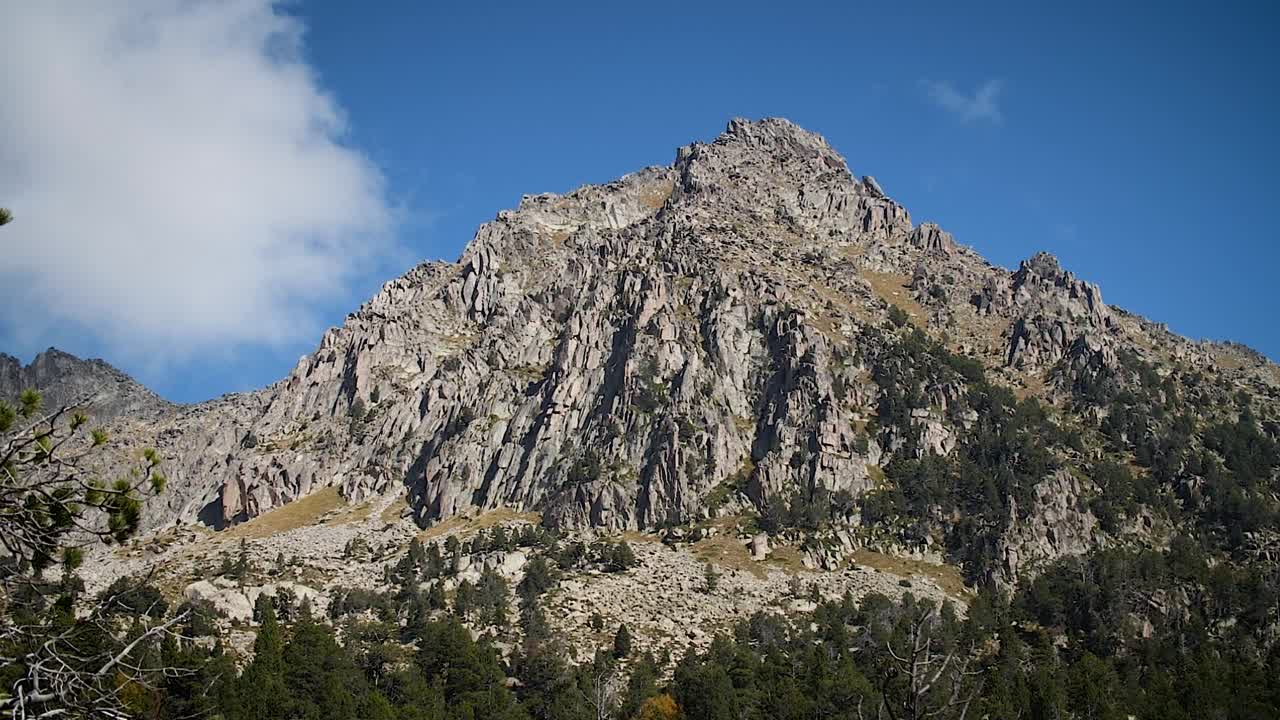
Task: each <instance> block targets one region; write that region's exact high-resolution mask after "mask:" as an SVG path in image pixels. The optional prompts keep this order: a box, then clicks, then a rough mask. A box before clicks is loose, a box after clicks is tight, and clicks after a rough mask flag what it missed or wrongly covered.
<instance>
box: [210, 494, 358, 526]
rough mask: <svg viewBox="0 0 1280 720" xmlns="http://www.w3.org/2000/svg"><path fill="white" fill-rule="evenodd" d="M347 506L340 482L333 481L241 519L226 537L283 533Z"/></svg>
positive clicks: (321, 519)
mask: <svg viewBox="0 0 1280 720" xmlns="http://www.w3.org/2000/svg"><path fill="white" fill-rule="evenodd" d="M344 507H346V501H344V500H343V499H342V496H341V495H339V494H338V488H337V486H334V485H330V486H328V487H324V488H321V489H319V490H316V491H315V492H313V493H311V494H310V495H307V496H305V497H301V498H298V499H297V500H294V501H293V502H291V503H288V504H285V505H282V506H280V507H278V508H275V509H274V510H270V511H268V512H265V513H263V514H261V515H259V516H258V517H256V518H253V519H252V520H250V521H248V522H243V523H240V524H239V525H236V526H235V527H233V528H231V529H230V530H227V531H226V537H229V538H250V539H257V538H265V537H271V536H272V535H279V534H280V533H283V532H288V531H290V530H296V529H298V528H300V527H304V526H306V525H315V524H318V523H320V522H322V521H324V520H326V519H328V516H329V514H330V513H333V512H336V511H339V510H341V509H342V508H344Z"/></svg>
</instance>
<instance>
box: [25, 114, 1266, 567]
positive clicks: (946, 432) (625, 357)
mask: <svg viewBox="0 0 1280 720" xmlns="http://www.w3.org/2000/svg"><path fill="white" fill-rule="evenodd" d="M856 177H857V176H855V175H854V174H853V173H852V172H851V171H850V169H849V167H848V166H847V165H846V163H845V161H844V159H843V158H842V157H840V155H838V154H837V153H836V152H835V151H834V150H833V149H832V148H831V147H830V146H829V145H828V144H827V142H826V141H825V140H823V139H822V138H821V137H819V136H817V135H814V134H812V133H809V132H806V131H804V130H802V129H800V128H798V127H796V126H795V125H793V124H791V123H789V122H787V121H785V120H778V119H769V120H762V121H759V122H748V121H743V120H734V121H732V122H730V123H729V125H728V127H727V129H726V130H725V132H724V133H723V134H721V135H720V136H719V137H718V138H716V139H715V140H714V141H713V142H710V143H694V144H692V145H689V146H686V147H683V148H680V149H679V150H678V151H677V153H676V157H675V161H674V163H673V164H672V165H671V166H669V167H655V168H648V169H645V170H642V171H640V172H637V173H634V174H631V175H627V176H625V177H623V178H621V179H619V180H616V181H614V182H611V183H607V184H604V185H598V186H587V187H583V188H580V189H578V190H575V191H573V192H571V193H568V194H566V195H552V194H542V195H533V196H526V197H525V198H523V199H522V200H521V202H520V204H519V206H518V207H517V208H516V209H514V210H509V211H503V212H500V213H498V215H497V217H496V218H495V219H494V220H492V221H491V222H488V223H485V224H484V225H482V226H481V227H480V228H479V230H478V232H477V233H476V236H475V238H474V239H473V240H472V241H471V243H470V244H469V245H468V246H467V248H466V249H465V251H464V252H463V254H462V256H461V258H459V260H458V261H457V262H454V263H445V262H434V263H424V264H422V265H419V266H418V267H416V268H414V269H412V270H411V271H409V272H408V273H406V274H405V275H404V276H402V277H400V278H397V279H395V280H392V281H390V282H388V283H387V284H386V285H384V286H383V288H382V289H381V291H380V292H379V293H378V294H377V295H375V296H374V297H373V298H372V299H370V300H369V301H368V302H367V303H365V304H364V305H363V306H362V307H361V308H359V309H358V310H357V311H356V312H354V313H352V314H351V315H350V316H348V317H347V319H346V321H345V322H344V323H343V325H342V326H341V327H338V328H333V329H331V330H329V331H328V332H327V333H326V334H325V335H324V337H323V339H322V340H321V341H320V343H319V346H318V347H317V349H316V350H315V351H314V352H313V353H311V354H309V355H307V356H305V357H303V358H302V359H301V360H300V361H299V362H298V364H297V366H296V367H295V368H294V369H293V371H292V372H291V373H290V374H289V376H288V377H286V378H284V379H283V380H281V381H280V382H278V383H276V384H274V385H272V386H270V387H268V388H265V389H263V390H260V391H257V392H252V393H247V394H242V395H232V396H227V397H224V398H220V399H219V400H216V401H213V402H210V403H203V404H200V405H194V406H187V407H173V406H168V405H164V404H163V403H156V402H154V401H153V400H146V398H143V399H141V400H132V399H131V400H128V401H127V402H124V401H122V403H123V404H121V405H120V406H119V407H120V412H125V411H128V413H127V414H128V417H127V418H125V419H123V420H122V422H124V421H125V420H127V421H128V422H130V423H132V424H131V425H129V428H128V429H129V432H127V433H120V435H121V436H123V437H130V438H134V439H136V441H137V442H138V443H139V444H143V443H145V444H155V445H157V446H158V447H159V449H160V451H161V452H162V454H163V455H164V457H165V458H166V459H167V464H166V468H165V470H166V473H167V475H168V477H169V480H170V490H169V492H167V493H166V494H165V495H163V496H161V497H160V498H158V499H157V500H155V501H153V503H152V506H151V507H150V508H149V509H148V512H147V515H146V518H147V520H146V522H147V523H149V524H151V525H152V526H156V525H160V524H168V523H173V522H179V523H181V522H195V521H201V522H204V523H206V524H208V525H210V526H213V527H215V528H221V527H225V526H227V525H229V524H233V523H236V522H240V521H243V520H245V519H248V518H252V517H254V516H257V515H259V514H261V513H263V512H266V511H267V510H270V509H271V508H274V507H277V506H280V505H283V504H285V503H288V502H290V501H292V500H295V499H297V498H299V497H302V496H304V495H307V494H309V493H311V492H312V491H314V490H316V489H318V488H321V487H326V486H337V487H339V488H340V489H341V492H342V494H343V495H344V496H345V497H346V498H348V499H349V500H353V501H359V500H362V499H365V498H367V497H370V496H372V495H377V494H381V493H385V492H388V491H391V490H400V489H404V491H405V492H407V494H408V497H409V507H410V509H411V512H412V513H413V515H414V517H415V519H416V520H417V521H418V522H419V524H422V525H429V524H431V523H434V522H436V521H439V520H441V519H444V518H448V517H450V516H453V515H457V514H459V513H469V512H472V511H475V510H487V509H493V508H499V507H506V508H512V509H516V510H520V511H535V512H538V513H541V515H542V517H543V519H544V521H545V522H546V523H548V524H550V525H553V526H559V527H569V528H580V527H585V526H597V527H605V528H612V529H627V530H633V529H644V528H654V527H659V526H669V525H673V524H681V523H687V522H689V521H692V520H697V519H700V518H705V517H708V516H711V515H714V514H715V513H716V512H719V511H720V510H721V509H722V508H723V507H736V508H740V509H762V508H764V507H766V506H767V505H768V504H769V503H770V502H772V501H774V500H775V499H784V500H785V499H787V498H790V497H791V496H793V495H795V494H796V493H798V492H799V493H803V494H812V493H814V492H815V491H817V490H819V489H820V490H824V491H826V492H827V493H828V494H829V496H832V497H834V496H836V495H838V494H841V493H847V494H848V495H849V496H850V497H853V498H857V497H858V496H860V495H862V494H863V493H864V492H865V491H867V490H868V489H870V488H872V487H873V486H874V485H875V483H876V480H875V479H874V478H875V477H877V476H881V477H883V476H882V474H881V473H880V472H879V467H880V466H883V465H887V464H888V463H889V462H890V461H891V460H892V459H894V456H895V453H899V452H901V448H902V447H905V446H906V445H905V443H904V442H903V434H904V432H905V429H904V428H892V427H879V428H871V429H869V428H868V421H869V420H872V419H875V418H876V415H877V412H878V406H879V404H880V402H881V400H882V399H883V387H882V385H881V384H878V383H877V381H876V380H875V378H873V374H874V373H873V370H874V369H875V368H876V367H877V366H878V363H879V362H880V360H881V359H882V358H883V357H884V356H885V355H886V354H887V353H888V352H889V351H890V350H891V349H892V348H893V347H894V346H895V345H896V344H898V343H901V342H905V341H904V340H903V337H904V336H906V335H907V333H905V332H899V331H898V330H897V329H895V326H897V325H902V324H903V322H904V321H903V318H904V317H905V318H906V321H907V322H909V323H911V325H913V326H915V327H919V328H922V329H923V330H924V331H925V332H926V333H928V334H929V335H931V336H933V337H936V338H940V339H942V340H944V341H945V342H947V343H949V344H950V347H951V348H953V349H954V350H955V351H956V352H957V353H959V354H962V355H969V356H970V357H972V358H974V359H977V360H979V361H982V362H986V364H987V365H988V367H989V368H990V369H991V370H993V372H997V373H999V374H998V376H997V377H998V380H999V381H1000V382H1007V383H1009V384H1014V385H1017V384H1019V383H1021V384H1022V385H1023V386H1026V387H1033V388H1034V387H1038V386H1037V385H1036V384H1035V383H1037V382H1040V381H1043V380H1045V379H1046V378H1047V377H1049V375H1048V374H1049V373H1051V372H1053V373H1059V374H1062V373H1065V374H1066V376H1067V377H1066V379H1065V380H1063V381H1062V382H1061V383H1058V384H1056V385H1054V384H1048V385H1045V387H1046V388H1047V389H1046V390H1045V392H1046V393H1050V392H1053V391H1054V388H1055V387H1056V388H1061V387H1063V386H1064V384H1065V386H1069V384H1070V379H1071V377H1070V376H1072V375H1073V374H1078V373H1085V372H1097V370H1098V369H1099V368H1102V367H1111V366H1114V364H1115V358H1116V348H1118V347H1121V346H1123V347H1128V348H1136V350H1135V352H1145V351H1144V350H1142V348H1144V347H1146V346H1147V345H1149V344H1150V339H1151V338H1153V337H1157V336H1159V338H1160V341H1161V342H1162V343H1163V344H1164V345H1165V346H1166V347H1171V348H1172V351H1173V352H1182V353H1185V354H1186V355H1187V356H1188V357H1194V358H1198V360H1197V362H1200V363H1210V362H1212V354H1211V353H1209V352H1208V351H1205V350H1203V349H1198V346H1196V345H1194V344H1192V343H1190V342H1188V341H1185V340H1183V339H1180V338H1176V337H1175V336H1172V334H1170V333H1167V331H1164V330H1158V329H1156V328H1155V327H1154V326H1153V325H1152V324H1149V323H1147V324H1144V323H1143V322H1139V321H1137V320H1135V319H1133V318H1132V317H1131V316H1128V315H1127V314H1124V313H1122V312H1120V311H1117V310H1114V309H1112V308H1109V307H1108V306H1107V305H1105V304H1104V303H1103V301H1102V297H1101V294H1100V292H1099V291H1098V288H1097V287H1096V286H1094V285H1092V284H1089V283H1087V282H1085V281H1083V280H1080V279H1078V278H1077V277H1076V276H1075V275H1074V274H1072V273H1070V272H1067V271H1065V270H1063V269H1062V268H1061V267H1060V265H1059V263H1058V262H1057V260H1056V259H1054V258H1053V257H1052V256H1050V255H1047V254H1043V253H1041V254H1038V255H1035V256H1034V257H1032V258H1030V259H1029V260H1027V261H1024V262H1023V263H1022V264H1021V266H1020V267H1019V268H1018V269H1017V270H1016V271H1014V272H1009V271H1007V270H1004V269H1001V268H997V267H993V266H991V265H990V264H989V263H987V262H986V261H984V260H983V259H982V258H981V257H979V256H978V255H977V254H976V253H975V252H974V251H973V250H971V249H969V248H966V247H963V246H961V245H958V244H957V243H956V242H955V241H954V239H953V238H952V237H951V235H950V234H948V233H947V232H945V231H943V230H942V229H941V228H939V227H938V226H937V225H934V224H931V223H923V224H920V225H914V224H913V223H912V220H911V217H910V215H909V214H908V212H907V211H906V209H905V208H903V207H902V206H901V205H900V204H898V203H897V202H895V201H894V200H893V199H892V198H890V197H889V196H887V195H886V194H885V192H884V190H883V189H882V188H881V186H880V185H879V184H878V183H877V182H876V181H875V180H874V179H873V178H871V177H869V176H862V178H861V180H858V179H856ZM895 307H896V308H897V310H898V311H899V312H898V313H894V312H891V311H892V309H893V308H895ZM13 364H14V363H13V362H12V361H10V362H9V365H8V366H6V365H4V364H3V362H0V378H4V377H7V376H6V373H8V376H12V375H13V373H14V371H13V370H11V369H10V370H6V369H5V368H6V367H11V366H12V365H13ZM1264 365H1265V363H1264ZM1250 367H1252V366H1250ZM1271 367H1274V366H1269V367H1262V369H1253V370H1251V371H1250V372H1253V373H1254V374H1255V375H1257V376H1258V377H1263V376H1265V374H1266V372H1270V369H1269V368H1271ZM1277 377H1280V376H1277ZM19 380H21V378H20V379H19ZM3 382H6V383H8V385H6V386H5V387H8V386H10V385H12V384H13V382H12V381H9V380H4V381H3ZM121 382H122V387H131V386H128V384H127V383H123V381H121ZM135 395H137V394H136V393H133V392H132V390H129V391H128V392H124V393H123V395H122V396H123V397H127V398H134V397H135ZM962 395H963V388H957V387H954V386H946V385H938V386H927V387H917V388H907V389H906V391H905V392H904V396H905V397H907V398H908V399H909V401H910V402H913V403H914V405H913V406H912V407H910V408H909V412H908V413H907V420H906V425H905V426H904V427H913V428H915V430H918V431H919V434H920V437H921V442H919V443H916V444H915V445H914V447H915V448H916V451H917V452H918V453H925V452H931V453H935V454H942V455H945V454H948V453H951V452H953V451H954V450H955V448H956V447H957V443H958V442H959V441H960V438H961V437H962V436H963V433H964V432H965V429H966V428H967V427H968V424H969V423H971V422H972V413H970V412H968V411H966V410H964V408H963V407H961V405H962V403H959V400H960V398H961V396H962ZM138 397H142V396H138ZM1045 399H1049V400H1052V397H1050V396H1048V395H1046V396H1045ZM144 400H146V401H145V402H144ZM129 403H135V405H136V404H138V403H141V405H142V406H143V407H142V410H141V411H140V414H139V415H137V416H135V415H134V414H133V411H132V410H131V409H130V408H133V407H135V405H130V404H129ZM153 408H154V409H153ZM148 413H150V414H148ZM122 417H123V416H122ZM126 449H127V448H126ZM1066 482H1068V479H1067V478H1064V477H1058V476H1055V478H1051V479H1048V480H1047V481H1046V487H1049V488H1053V487H1058V486H1059V485H1062V484H1063V483H1066ZM1059 490H1062V492H1055V493H1050V495H1048V496H1045V497H1044V498H1041V502H1038V503H1037V507H1036V508H1024V509H1023V514H1022V515H1020V516H1019V523H1020V525H1019V527H1018V528H1015V529H1014V530H1013V531H1012V532H1011V534H1010V535H1009V541H1008V552H1007V553H1006V556H1007V562H1006V565H1007V566H1008V567H1009V568H1012V569H1013V570H1015V571H1016V569H1017V568H1018V567H1021V566H1022V565H1024V564H1025V562H1026V558H1028V557H1032V556H1034V557H1035V558H1037V559H1040V558H1043V557H1049V556H1052V555H1054V554H1055V553H1058V554H1060V553H1064V552H1076V551H1078V550H1079V549H1080V548H1081V547H1082V545H1081V542H1082V541H1080V540H1079V538H1080V537H1081V536H1082V534H1087V533H1088V532H1090V531H1091V526H1089V524H1088V521H1087V518H1084V517H1077V516H1075V515H1071V514H1070V512H1068V509H1067V508H1065V507H1059V506H1058V505H1057V504H1055V502H1053V501H1051V500H1052V498H1054V497H1059V496H1063V497H1066V496H1071V497H1075V496H1078V495H1079V494H1080V493H1083V492H1086V489H1084V488H1078V487H1072V488H1067V489H1065V490H1064V489H1062V488H1059ZM1068 490H1069V492H1068ZM1046 492H1047V491H1046ZM1051 516H1052V517H1051ZM753 549H757V550H759V551H760V552H763V549H760V548H753Z"/></svg>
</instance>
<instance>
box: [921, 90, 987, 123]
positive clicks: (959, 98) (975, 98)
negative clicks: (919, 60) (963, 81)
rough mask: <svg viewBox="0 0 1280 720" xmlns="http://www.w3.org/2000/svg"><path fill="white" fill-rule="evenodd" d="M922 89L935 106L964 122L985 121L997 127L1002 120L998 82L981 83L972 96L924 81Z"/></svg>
mask: <svg viewBox="0 0 1280 720" xmlns="http://www.w3.org/2000/svg"><path fill="white" fill-rule="evenodd" d="M924 88H925V91H926V92H927V93H928V94H929V99H930V100H932V101H933V103H934V104H935V105H937V106H938V107H940V108H942V109H944V110H946V111H947V112H950V113H953V114H954V115H956V116H958V117H959V118H960V119H961V120H963V121H965V122H974V121H978V120H986V121H989V122H992V123H995V124H997V125H998V124H1000V122H1001V120H1002V119H1003V117H1002V116H1001V114H1000V105H999V100H1000V89H1001V83H1000V81H999V80H988V81H986V82H984V83H982V84H981V85H979V86H978V88H977V89H976V90H974V92H973V95H965V94H964V93H962V92H960V91H959V90H957V89H956V88H955V86H953V85H952V84H951V83H947V82H928V81H926V82H925V83H924Z"/></svg>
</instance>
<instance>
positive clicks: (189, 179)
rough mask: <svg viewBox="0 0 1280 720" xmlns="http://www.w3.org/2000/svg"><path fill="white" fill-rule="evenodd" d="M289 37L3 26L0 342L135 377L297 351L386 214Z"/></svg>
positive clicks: (15, 19) (198, 16)
mask: <svg viewBox="0 0 1280 720" xmlns="http://www.w3.org/2000/svg"><path fill="white" fill-rule="evenodd" d="M302 34H303V27H302V25H301V24H300V22H299V21H298V20H297V19H295V18H291V17H289V16H288V15H286V14H284V13H283V12H281V11H280V10H279V9H278V8H277V7H276V3H275V2H273V0H228V1H226V2H221V1H216V2H215V1H211V0H112V2H97V1H96V0H83V1H81V2H76V1H74V0H68V1H65V2H64V1H62V0H41V1H40V2H29V3H16V4H14V5H13V6H11V7H8V8H6V10H5V12H4V20H3V22H0V67H3V68H4V70H3V71H0V206H5V207H8V208H10V209H11V210H12V211H13V213H14V218H15V219H14V222H13V223H12V224H10V225H7V226H5V227H4V228H2V229H0V327H8V328H9V332H10V334H12V335H13V336H15V337H24V338H27V339H28V340H31V341H32V342H39V341H40V338H41V335H42V333H45V332H46V331H49V329H50V328H53V327H61V328H64V329H65V328H71V329H72V331H73V332H86V333H92V334H93V335H95V336H97V338H98V340H99V341H100V342H101V343H102V344H103V345H105V346H106V347H108V348H109V349H111V350H112V351H113V353H115V354H116V355H115V356H129V357H147V358H150V359H151V360H152V361H168V360H179V359H182V358H183V357H189V356H191V355H192V354H194V353H199V352H203V351H205V350H209V349H215V348H216V349H220V350H226V349H227V348H234V347H238V346H244V345H252V344H271V345H281V344H284V343H289V342H296V341H298V340H300V339H304V338H308V337H316V336H317V335H318V329H319V328H318V325H319V321H318V319H317V316H316V308H317V307H319V306H321V305H323V304H324V303H336V302H339V301H345V300H346V295H347V294H348V293H349V291H350V283H352V282H353V281H354V280H355V279H356V278H357V277H359V274H360V273H361V272H367V271H368V270H369V269H370V267H371V265H372V264H374V263H376V262H377V261H378V260H379V259H380V258H385V257H386V256H387V254H388V253H391V252H394V251H395V246H394V241H393V232H392V231H393V223H394V213H393V212H392V210H391V208H390V207H389V205H388V203H387V200H386V195H385V189H384V181H383V177H382V174H381V172H380V171H379V170H378V168H376V167H375V166H374V165H373V164H372V163H371V162H370V161H369V160H368V158H367V157H365V156H364V155H363V154H362V153H361V152H359V151H357V150H356V149H354V148H352V147H349V146H347V145H345V144H344V141H343V138H344V134H345V129H346V128H345V121H344V118H343V114H342V111H341V108H340V107H339V106H338V104H337V102H336V101H335V100H334V98H332V97H331V96H329V95H327V94H326V93H325V92H324V90H323V89H322V88H321V87H320V86H319V84H318V81H317V78H316V76H315V74H314V73H313V72H312V70H311V68H310V67H309V66H308V65H307V63H306V62H305V60H304V58H303V57H302V54H301V49H302Z"/></svg>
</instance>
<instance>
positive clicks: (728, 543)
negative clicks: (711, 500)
mask: <svg viewBox="0 0 1280 720" xmlns="http://www.w3.org/2000/svg"><path fill="white" fill-rule="evenodd" d="M745 519H746V518H744V517H743V516H740V515H729V516H726V517H722V518H716V519H715V520H712V521H711V522H710V523H709V525H711V526H712V527H714V528H716V530H717V531H718V532H717V533H716V535H714V536H712V537H709V538H705V539H703V540H699V541H698V542H696V543H694V544H693V545H691V546H690V549H691V550H692V551H693V554H694V556H696V557H697V558H698V559H699V560H702V561H703V562H707V563H711V564H712V565H715V566H716V567H718V568H727V569H730V570H741V571H743V572H749V573H751V574H752V575H754V576H756V577H757V578H760V579H764V578H765V577H767V576H768V574H769V570H781V571H783V572H785V573H788V574H792V575H794V574H795V573H797V572H800V571H802V570H804V563H803V562H801V558H802V555H801V553H800V551H799V550H797V549H796V548H793V547H791V546H789V545H773V546H772V548H773V549H772V551H771V552H770V554H769V558H768V559H767V560H762V561H757V560H752V559H751V551H750V550H748V549H747V545H746V543H744V542H743V541H741V540H739V539H738V526H739V525H740V524H741V523H742V522H743V521H744V520H745Z"/></svg>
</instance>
